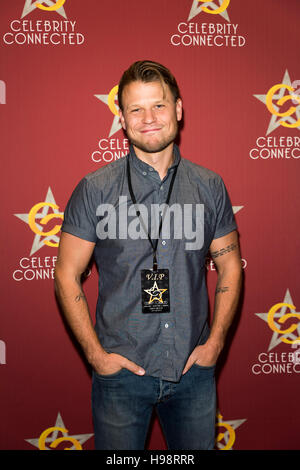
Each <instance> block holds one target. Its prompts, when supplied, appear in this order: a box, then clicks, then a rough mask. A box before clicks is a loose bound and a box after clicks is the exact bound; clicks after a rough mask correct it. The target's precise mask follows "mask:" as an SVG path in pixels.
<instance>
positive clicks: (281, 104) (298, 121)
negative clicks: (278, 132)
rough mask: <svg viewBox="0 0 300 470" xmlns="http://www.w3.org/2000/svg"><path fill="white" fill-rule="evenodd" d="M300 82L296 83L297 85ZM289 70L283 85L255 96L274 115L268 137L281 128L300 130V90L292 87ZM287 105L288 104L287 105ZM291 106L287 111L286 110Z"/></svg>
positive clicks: (279, 84)
mask: <svg viewBox="0 0 300 470" xmlns="http://www.w3.org/2000/svg"><path fill="white" fill-rule="evenodd" d="M297 83H298V81H295V85H296V84H297ZM292 85H293V84H292V82H291V79H290V75H289V72H288V70H286V71H285V74H284V77H283V79H282V82H281V83H277V84H276V85H273V86H272V87H271V88H270V89H269V90H268V91H267V93H266V94H265V95H254V97H255V98H257V99H258V100H259V101H261V102H262V103H263V104H265V105H266V107H267V109H268V111H269V112H270V114H271V115H272V117H271V121H270V123H269V127H268V130H267V135H269V134H271V132H273V131H275V129H278V128H279V127H280V126H282V127H286V128H289V129H298V130H300V89H296V88H294V87H293V86H292ZM286 103H287V104H286ZM287 105H290V106H289V107H288V109H287V110H285V109H284V108H285V107H286V106H287Z"/></svg>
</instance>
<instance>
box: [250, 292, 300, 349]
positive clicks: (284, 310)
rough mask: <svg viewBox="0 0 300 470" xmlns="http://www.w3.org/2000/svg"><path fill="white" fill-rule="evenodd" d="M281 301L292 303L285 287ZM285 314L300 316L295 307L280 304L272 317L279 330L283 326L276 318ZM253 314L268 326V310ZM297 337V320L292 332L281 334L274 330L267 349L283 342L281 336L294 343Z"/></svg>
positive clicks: (299, 332)
mask: <svg viewBox="0 0 300 470" xmlns="http://www.w3.org/2000/svg"><path fill="white" fill-rule="evenodd" d="M282 303H285V304H289V305H290V306H293V305H294V303H293V300H292V297H291V294H290V291H289V289H287V291H286V293H285V296H284V300H283V301H282ZM286 314H291V317H293V316H294V317H298V318H299V316H300V312H296V310H295V309H293V308H289V307H287V306H282V307H281V308H280V309H278V311H277V313H275V314H274V315H273V318H274V320H275V321H274V323H275V326H276V329H278V330H280V329H282V328H283V327H282V324H280V323H278V320H279V319H280V318H281V317H283V316H284V315H286ZM255 315H256V316H258V317H259V318H261V320H264V321H265V322H266V323H267V324H268V326H269V327H270V325H269V322H268V316H269V312H265V313H255ZM276 319H277V321H276ZM299 337H300V321H299V324H298V327H297V329H295V330H294V331H293V332H290V333H286V334H281V333H279V332H278V331H274V332H273V335H272V338H271V341H270V344H269V347H268V351H271V350H272V349H274V348H275V347H276V346H278V344H282V343H283V342H282V339H283V338H286V339H287V340H288V341H290V342H293V343H294V344H296V343H297V342H298V338H299Z"/></svg>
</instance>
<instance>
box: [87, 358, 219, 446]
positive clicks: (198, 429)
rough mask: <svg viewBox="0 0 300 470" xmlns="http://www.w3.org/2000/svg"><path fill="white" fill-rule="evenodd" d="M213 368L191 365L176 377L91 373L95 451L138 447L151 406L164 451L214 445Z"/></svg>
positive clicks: (128, 373) (146, 425) (127, 373)
mask: <svg viewBox="0 0 300 470" xmlns="http://www.w3.org/2000/svg"><path fill="white" fill-rule="evenodd" d="M214 372H215V368H214V366H213V367H202V366H198V365H196V364H194V365H193V366H192V367H191V368H190V370H189V371H188V372H187V373H186V374H185V375H183V376H182V377H181V379H180V381H179V382H176V383H174V382H169V381H167V380H162V379H159V378H157V377H150V376H147V375H144V376H138V375H135V374H133V373H132V372H130V371H129V370H127V369H121V370H120V371H119V372H117V373H115V374H111V375H98V374H96V373H94V374H93V386H92V409H93V421H94V432H95V447H96V449H97V450H143V449H144V448H145V441H146V438H147V432H148V428H149V424H150V419H151V416H152V412H153V409H154V408H155V409H156V412H157V415H158V418H159V421H160V424H161V427H162V430H163V433H164V436H165V439H166V442H167V445H168V449H169V450H205V449H206V450H208V449H210V450H211V449H213V448H214V441H215V419H216V390H215V374H214Z"/></svg>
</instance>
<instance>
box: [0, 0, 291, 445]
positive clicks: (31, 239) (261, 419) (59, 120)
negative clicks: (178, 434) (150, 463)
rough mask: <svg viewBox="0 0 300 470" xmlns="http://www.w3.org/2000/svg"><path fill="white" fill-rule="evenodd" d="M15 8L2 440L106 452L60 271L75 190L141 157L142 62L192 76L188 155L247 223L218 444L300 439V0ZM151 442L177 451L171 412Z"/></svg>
mask: <svg viewBox="0 0 300 470" xmlns="http://www.w3.org/2000/svg"><path fill="white" fill-rule="evenodd" d="M0 13H1V14H0V41H1V57H0V103H1V104H0V116H1V124H0V126H1V141H0V142H1V144H0V145H1V166H2V178H1V193H2V194H1V208H2V210H1V217H2V230H1V257H2V261H1V287H2V294H1V320H0V322H1V323H0V377H1V379H0V381H1V384H0V409H1V412H0V416H1V419H0V448H1V449H7V450H10V449H21V450H22V449H23V450H33V449H41V450H45V449H49V450H52V451H56V450H60V449H63V448H66V447H68V448H71V449H83V450H90V449H93V427H92V418H91V410H90V384H91V375H90V372H91V371H90V369H89V367H88V365H87V364H86V362H85V360H84V357H83V355H82V353H81V351H80V349H79V347H78V346H77V343H76V341H75V340H74V338H73V337H72V335H71V334H70V331H69V329H68V326H67V325H66V323H65V322H64V319H63V317H62V314H61V312H60V309H59V307H58V304H57V302H56V299H55V295H54V287H53V276H54V268H55V262H56V259H57V247H58V243H59V238H60V228H61V224H62V220H63V215H64V208H65V206H66V203H67V200H68V198H69V196H70V194H71V192H72V190H73V189H74V187H75V185H76V184H77V183H78V181H79V180H80V179H81V178H82V177H83V176H84V175H85V174H86V173H88V172H90V171H93V170H96V169H97V168H100V167H102V166H104V165H108V164H109V163H110V162H113V161H115V160H117V159H119V158H123V157H124V156H125V155H126V153H127V151H128V140H127V138H126V135H125V134H124V133H123V131H122V129H121V125H120V121H119V117H118V102H117V84H118V82H119V79H120V76H121V74H122V72H123V71H124V70H125V69H126V68H127V67H128V66H129V65H130V64H131V63H132V62H134V61H136V60H140V59H150V60H155V61H158V62H161V63H163V64H164V65H166V66H167V67H169V68H170V69H171V71H172V72H173V73H174V75H175V76H176V78H177V80H178V83H179V86H180V88H181V92H182V97H183V104H184V126H183V129H182V131H181V135H180V148H181V152H182V155H183V156H184V157H185V158H188V159H190V160H192V161H193V162H195V163H198V164H200V165H203V166H205V167H207V168H209V169H211V170H213V171H215V172H217V173H219V174H220V175H221V176H222V177H223V179H224V181H225V184H226V186H227V188H228V191H229V193H230V197H231V201H232V205H233V209H234V212H235V217H236V220H237V224H238V229H239V233H240V243H241V250H242V263H243V271H244V281H245V282H244V289H243V295H242V299H241V304H240V308H239V310H238V313H237V315H236V318H235V321H234V323H233V325H232V328H231V330H230V333H229V336H228V342H227V346H226V348H225V350H224V351H223V354H222V357H221V359H220V361H219V365H218V369H217V386H218V413H217V416H216V448H217V449H219V450H232V449H236V450H240V449H244V450H246V449H254V450H255V449H297V448H299V447H298V446H299V444H298V443H299V378H300V342H299V340H300V292H299V278H298V276H299V250H300V244H299V232H300V221H299V195H300V191H299V165H300V65H299V60H298V59H299V47H300V36H299V18H300V2H299V0H289V1H288V2H287V1H286V0H214V1H203V0H151V1H145V0H130V1H125V2H124V1H121V0H115V1H113V2H112V1H110V0H101V1H99V0H89V1H88V2H83V1H82V0H57V1H56V0H53V1H52V0H45V1H41V2H38V1H33V0H14V1H5V0H1V5H0ZM112 262H113V260H112ZM206 267H207V282H208V288H209V293H210V299H211V305H212V306H213V296H214V288H215V287H214V286H215V282H216V271H215V266H214V264H213V262H212V261H211V260H210V259H207V265H206ZM97 276H98V274H97V271H96V269H95V267H94V266H93V265H91V266H90V269H89V270H88V271H87V273H86V279H85V282H84V289H85V291H86V294H87V297H88V299H89V305H90V309H91V312H92V315H94V310H95V304H96V298H97ZM147 448H148V449H156V450H164V449H166V444H165V441H164V438H163V435H162V431H161V429H160V426H159V423H158V420H157V418H156V417H155V415H154V416H153V420H152V424H151V429H150V431H149V438H148V442H147Z"/></svg>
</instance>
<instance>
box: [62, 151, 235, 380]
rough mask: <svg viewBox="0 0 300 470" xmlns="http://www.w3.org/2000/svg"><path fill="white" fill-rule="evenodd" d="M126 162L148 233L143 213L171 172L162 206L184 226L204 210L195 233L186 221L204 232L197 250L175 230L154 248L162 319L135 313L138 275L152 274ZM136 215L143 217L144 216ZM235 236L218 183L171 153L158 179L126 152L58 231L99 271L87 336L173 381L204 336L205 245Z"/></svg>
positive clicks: (90, 185)
mask: <svg viewBox="0 0 300 470" xmlns="http://www.w3.org/2000/svg"><path fill="white" fill-rule="evenodd" d="M127 159H129V163H130V173H131V181H132V187H133V191H134V194H135V197H136V200H137V203H138V204H143V206H144V208H146V209H147V210H148V211H147V212H146V215H148V229H149V231H150V230H151V223H153V220H152V219H151V207H152V206H153V205H161V204H164V203H165V201H166V199H167V194H168V189H169V184H170V181H171V179H172V174H173V172H174V168H175V167H176V166H178V169H177V175H176V179H175V182H174V186H173V191H172V195H171V199H170V202H169V207H172V205H173V204H177V205H180V207H181V208H182V214H183V216H182V220H184V208H185V207H193V208H195V207H196V205H203V206H204V221H203V223H202V224H201V226H197V220H196V210H194V211H193V212H192V215H191V218H192V220H189V222H190V223H192V225H191V227H192V228H193V230H195V229H197V230H199V231H200V230H202V231H203V232H204V242H203V243H202V244H201V246H200V245H199V246H196V245H195V246H194V247H196V249H192V250H191V249H187V246H188V245H187V243H189V242H191V239H190V236H189V238H186V230H183V229H182V230H181V232H182V236H181V237H179V236H178V233H180V230H179V232H178V233H177V235H176V233H175V228H174V227H175V226H174V224H173V225H172V223H170V236H169V237H164V234H166V232H165V233H164V232H163V233H162V236H161V238H160V239H159V241H158V247H157V260H158V268H161V269H169V291H170V292H169V294H170V312H168V313H148V314H143V313H142V302H141V270H143V269H151V268H152V263H153V250H152V247H151V245H150V243H149V240H148V237H147V234H146V233H145V232H144V230H143V229H142V227H141V224H140V219H139V218H138V217H137V216H136V212H135V209H134V207H133V203H132V201H131V197H130V193H129V189H128V183H127ZM105 204H106V206H105ZM191 205H192V206H191ZM203 206H202V207H203ZM174 207H175V206H174ZM104 209H106V212H105V211H104ZM126 214H127V215H126ZM141 214H142V215H144V216H145V211H144V213H143V212H142V211H141ZM124 217H127V224H125V225H124V220H126V219H124ZM170 220H171V221H172V220H173V219H172V217H171V218H170ZM174 220H175V217H174ZM144 222H147V221H144ZM177 222H178V219H177ZM130 224H133V225H130ZM127 228H128V231H127V233H126V230H125V229H127ZM179 228H180V227H179ZM177 229H178V227H177ZM235 229H236V223H235V220H234V215H233V211H232V207H231V203H230V200H229V197H228V194H227V191H226V188H225V186H224V183H223V181H222V179H221V177H220V176H219V175H217V174H216V173H214V172H212V171H210V170H208V169H206V168H204V167H202V166H200V165H197V164H195V163H192V162H190V161H189V160H186V159H185V158H182V157H181V156H180V152H179V149H178V147H177V146H174V161H173V164H172V165H171V166H170V168H169V169H168V172H167V175H166V176H165V178H164V179H163V180H161V179H160V177H159V174H158V173H157V171H156V170H155V169H154V168H152V167H151V166H149V165H148V164H146V163H145V162H143V161H141V160H140V159H139V158H138V157H137V156H136V155H135V152H134V150H133V147H131V148H130V152H129V154H128V155H127V156H126V157H124V158H122V159H120V160H117V161H115V162H113V163H110V164H108V165H106V166H104V167H102V168H100V169H98V170H96V171H95V172H92V173H90V174H88V175H87V176H85V177H84V178H83V179H82V180H81V181H80V182H79V184H78V185H77V187H76V188H75V190H74V192H73V194H72V196H71V198H70V200H69V202H68V204H67V207H66V210H65V215H64V222H63V226H62V231H64V232H68V233H71V234H72V235H75V236H77V237H79V238H82V239H84V240H88V241H91V242H94V243H95V249H94V257H95V261H96V264H97V267H98V270H99V293H98V301H97V308H96V325H95V330H96V333H97V335H98V337H99V341H100V343H101V345H102V346H103V348H104V349H105V350H106V351H107V352H109V353H112V352H113V353H117V354H121V355H123V356H125V357H126V358H128V359H129V360H131V361H134V362H135V363H137V364H138V365H140V366H142V367H143V368H144V369H145V371H146V374H148V375H151V376H154V377H160V378H162V379H164V380H169V381H172V382H177V381H179V380H180V377H181V375H182V371H183V368H184V366H185V363H186V361H187V359H188V357H189V355H190V354H191V352H192V351H193V349H194V348H195V347H196V346H197V345H199V344H203V343H205V341H206V340H207V337H208V335H209V328H208V324H207V316H208V298H207V289H206V282H205V270H206V268H205V261H206V256H207V253H208V250H209V246H210V244H211V242H212V240H213V239H215V238H219V237H222V236H224V235H226V234H228V233H229V232H231V231H233V230H235ZM132 234H133V235H132ZM134 234H135V235H134Z"/></svg>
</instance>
